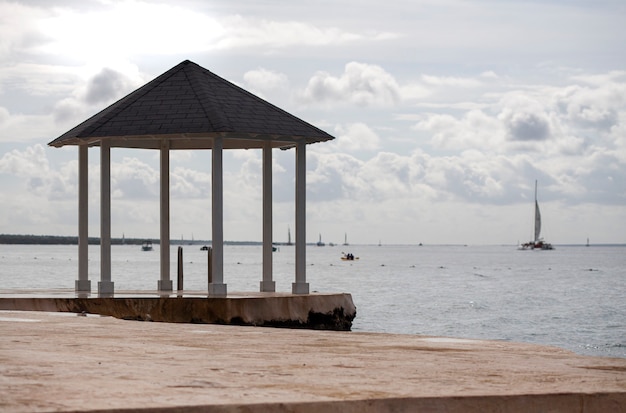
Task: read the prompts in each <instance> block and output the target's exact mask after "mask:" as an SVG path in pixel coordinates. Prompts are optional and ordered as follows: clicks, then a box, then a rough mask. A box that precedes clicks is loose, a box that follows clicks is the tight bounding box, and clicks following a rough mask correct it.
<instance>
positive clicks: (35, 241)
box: [0, 234, 626, 248]
mask: <svg viewBox="0 0 626 413" xmlns="http://www.w3.org/2000/svg"><path fill="white" fill-rule="evenodd" d="M148 240H149V241H152V243H153V244H154V245H159V244H160V240H159V239H158V238H125V237H124V238H111V245H141V244H143V243H144V241H148ZM0 244H13V245H78V237H77V236H65V235H31V234H27V235H24V234H0ZM89 245H100V237H89ZM170 245H211V240H185V239H172V240H170ZM224 245H263V242H261V241H224ZM272 245H275V246H289V244H287V243H286V242H274V243H272ZM291 245H292V246H293V244H291ZM306 245H316V243H315V242H307V244H306ZM350 245H351V246H366V245H370V246H375V244H350ZM492 245H500V246H503V247H509V246H515V244H492ZM384 246H385V247H394V246H398V247H410V246H415V247H419V246H420V245H418V244H386V245H384ZM424 246H429V247H444V248H445V247H480V246H487V245H483V244H476V245H468V244H428V245H426V244H424ZM555 246H557V247H584V246H585V244H555ZM328 247H330V248H333V247H345V248H347V247H346V246H345V245H340V244H333V245H330V244H329V245H328ZM590 247H626V244H619V243H606V244H591V245H590ZM321 248H322V247H321Z"/></svg>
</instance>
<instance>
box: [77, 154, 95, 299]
mask: <svg viewBox="0 0 626 413" xmlns="http://www.w3.org/2000/svg"><path fill="white" fill-rule="evenodd" d="M88 149H89V148H88V146H87V144H80V145H78V279H77V280H76V282H75V291H76V294H78V295H79V297H86V296H88V295H89V294H90V293H91V281H89V271H88V261H87V260H88V259H89V230H88V228H89V220H88V217H89V201H88V200H89V195H88V194H89V152H88Z"/></svg>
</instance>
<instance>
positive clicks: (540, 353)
mask: <svg viewBox="0 0 626 413" xmlns="http://www.w3.org/2000/svg"><path fill="white" fill-rule="evenodd" d="M0 411H2V412H52V411H64V412H69V411H125V412H140V411H141V412H182V411H184V412H191V413H194V412H221V413H230V412H248V413H260V412H307V413H308V412H331V413H333V412H348V413H349V412H359V413H360V412H366V413H367V412H422V411H424V412H532V411H545V412H624V411H626V359H610V358H593V357H585V356H579V355H576V354H573V353H571V352H568V351H565V350H560V349H556V348H551V347H544V346H537V345H530V344H518V343H509V342H500V341H482V340H464V339H451V338H436V337H420V336H414V335H392V334H374V333H354V332H337V331H313V330H304V329H297V330H293V329H276V328H256V327H240V326H225V325H215V324H173V323H155V322H139V321H126V320H120V319H116V318H112V317H102V316H91V315H89V316H84V317H82V316H77V315H76V314H71V313H51V312H20V311H0Z"/></svg>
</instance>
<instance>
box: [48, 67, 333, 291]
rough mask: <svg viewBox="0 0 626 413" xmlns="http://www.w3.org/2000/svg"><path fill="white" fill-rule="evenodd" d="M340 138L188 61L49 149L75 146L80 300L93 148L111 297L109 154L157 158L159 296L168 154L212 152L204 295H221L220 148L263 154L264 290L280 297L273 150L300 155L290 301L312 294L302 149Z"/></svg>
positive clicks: (165, 259) (165, 270)
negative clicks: (208, 276)
mask: <svg viewBox="0 0 626 413" xmlns="http://www.w3.org/2000/svg"><path fill="white" fill-rule="evenodd" d="M331 139H334V138H333V136H331V135H329V134H328V133H326V132H324V131H322V130H321V129H319V128H316V127H315V126H313V125H311V124H309V123H307V122H305V121H303V120H301V119H299V118H297V117H295V116H293V115H291V114H289V113H287V112H285V111H284V110H282V109H280V108H278V107H276V106H274V105H272V104H270V103H268V102H266V101H264V100H263V99H261V98H259V97H257V96H255V95H253V94H251V93H249V92H247V91H246V90H244V89H242V88H240V87H238V86H236V85H234V84H232V83H230V82H228V81H226V80H224V79H222V78H221V77H219V76H217V75H215V74H213V73H211V72H210V71H208V70H206V69H204V68H202V67H201V66H199V65H197V64H196V63H193V62H191V61H189V60H185V61H184V62H182V63H180V64H178V65H176V66H175V67H173V68H171V69H170V70H168V71H167V72H165V73H163V74H162V75H160V76H159V77H157V78H156V79H154V80H152V81H151V82H149V83H147V84H146V85H144V86H142V87H140V88H139V89H137V90H135V91H134V92H132V93H130V94H129V95H127V96H126V97H124V98H122V99H120V100H118V101H117V102H115V103H113V104H112V105H110V106H109V107H107V108H105V109H104V110H102V111H101V112H99V113H97V114H96V115H94V116H92V117H91V118H89V119H87V120H86V121H84V122H83V123H81V124H80V125H78V126H76V127H74V128H73V129H71V130H70V131H68V132H66V133H64V134H63V135H61V136H60V137H58V138H57V139H55V140H53V141H52V142H50V143H49V145H50V146H54V147H62V146H65V145H76V146H78V170H79V171H78V172H79V174H78V176H79V178H78V181H79V183H78V279H77V280H76V282H75V291H76V293H77V294H78V295H81V294H82V295H84V294H89V293H90V292H91V281H90V280H89V275H88V266H87V252H88V224H87V218H88V212H87V211H88V208H87V205H88V191H87V183H88V167H87V166H88V148H89V147H92V146H99V147H100V168H101V170H100V173H101V182H100V194H101V196H100V203H101V204H100V260H101V264H100V281H99V282H98V296H99V297H111V296H113V295H114V282H113V281H112V279H111V176H110V172H111V162H110V154H111V148H138V149H156V150H159V151H160V244H161V248H160V250H161V251H160V279H159V280H158V283H157V288H158V290H159V292H160V293H163V294H168V293H170V292H171V291H172V281H171V279H170V192H169V191H170V188H169V186H170V184H169V152H170V150H177V149H187V150H191V149H210V150H211V151H212V163H211V167H212V170H211V175H212V194H211V198H212V211H211V212H212V248H213V254H212V257H213V259H212V264H211V265H212V267H211V270H212V282H210V283H209V286H208V295H209V296H214V297H225V296H226V295H227V285H226V283H225V282H224V265H223V263H224V236H223V179H222V176H223V172H222V154H223V150H224V149H250V148H257V149H263V180H262V181H263V276H262V277H263V278H262V280H261V282H260V291H261V292H274V291H275V282H274V281H273V275H272V149H273V148H281V149H289V148H295V156H296V159H295V163H296V176H295V185H296V187H295V194H296V195H295V198H296V199H295V224H296V226H295V241H296V242H295V282H294V283H293V284H292V293H293V294H308V293H309V284H308V283H307V281H306V252H305V247H306V222H305V221H306V196H305V195H306V180H305V178H306V145H307V144H310V143H316V142H323V141H328V140H331Z"/></svg>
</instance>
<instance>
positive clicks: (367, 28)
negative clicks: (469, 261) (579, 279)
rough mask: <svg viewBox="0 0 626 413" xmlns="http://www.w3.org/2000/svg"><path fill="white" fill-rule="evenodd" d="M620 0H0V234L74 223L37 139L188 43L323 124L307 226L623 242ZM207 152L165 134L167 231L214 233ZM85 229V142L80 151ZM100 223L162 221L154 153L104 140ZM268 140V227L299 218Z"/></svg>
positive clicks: (625, 159) (312, 158)
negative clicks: (537, 220) (104, 212)
mask: <svg viewBox="0 0 626 413" xmlns="http://www.w3.org/2000/svg"><path fill="white" fill-rule="evenodd" d="M624 21H626V3H624V2H623V0H600V1H583V0H572V1H564V0H542V1H527V0H524V1H521V0H520V1H517V0H498V1H496V0H480V1H460V0H436V1H435V0H432V1H431V0H414V1H407V0H388V1H385V2H381V1H373V0H344V1H334V0H333V1H326V0H321V1H317V2H292V1H278V0H276V1H274V0H264V1H251V0H250V1H236V2H235V1H211V0H209V1H205V0H178V1H176V2H168V1H113V0H57V1H54V2H51V1H47V0H46V1H44V0H33V1H26V0H22V1H5V0H0V195H1V196H0V233H10V234H24V233H27V234H58V235H75V234H76V233H77V203H78V201H77V159H78V151H77V148H76V147H74V146H71V147H65V148H61V149H59V148H52V147H48V146H47V144H48V142H50V141H51V140H53V139H55V138H56V137H58V136H59V135H61V134H62V133H64V132H65V131H67V130H69V129H70V128H72V127H73V126H75V125H76V124H78V123H80V122H82V121H83V120H85V119H86V118H88V117H89V116H91V115H93V114H94V113H96V112H98V111H100V110H101V109H103V108H104V107H106V106H107V105H109V104H110V103H112V102H114V101H116V100H118V99H120V98H121V97H123V96H124V95H126V94H127V93H129V92H131V91H133V90H134V89H136V88H138V87H139V86H141V85H143V84H145V83H146V82H148V81H150V80H152V79H154V78H155V77H156V76H158V75H160V74H161V73H163V72H165V71H166V70H168V69H170V68H171V67H173V66H175V65H176V64H178V63H180V62H181V61H183V60H185V59H189V60H192V61H194V62H196V63H198V64H199V65H201V66H203V67H205V68H206V69H208V70H210V71H212V72H213V73H216V74H217V75H219V76H221V77H223V78H225V79H227V80H229V81H231V82H233V83H236V84H237V85H239V86H241V87H243V88H245V89H247V90H249V91H251V92H253V93H255V94H257V95H259V96H261V97H262V98H264V99H266V100H268V101H269V102H271V103H273V104H275V105H277V106H279V107H281V108H283V109H285V110H287V111H288V112H291V113H293V114H294V115H296V116H298V117H300V118H302V119H304V120H306V121H307V122H310V123H312V124H314V125H316V126H318V127H320V128H322V129H324V130H325V131H327V132H329V133H330V134H332V135H333V136H335V137H336V139H335V140H334V141H332V142H330V143H323V144H315V145H311V146H309V147H308V149H307V169H308V171H307V183H308V188H307V241H309V242H312V241H316V240H317V238H318V234H322V237H323V239H324V241H326V242H343V238H344V234H345V233H347V234H348V238H349V241H350V242H352V243H364V244H365V243H378V242H379V240H380V241H381V242H383V243H385V244H400V243H401V244H416V243H419V242H422V243H425V244H445V243H453V244H515V243H516V242H518V241H526V240H528V239H529V238H531V236H532V225H533V224H532V223H533V197H534V182H535V180H538V181H539V202H540V205H541V209H542V216H543V234H542V235H543V236H544V237H545V238H546V240H547V241H550V242H552V243H556V244H559V243H583V242H585V240H586V238H587V237H589V238H590V239H591V242H592V243H594V242H596V243H624V242H626V52H625V51H624V45H625V44H626V25H624V24H623V23H624ZM210 164H211V153H210V151H196V152H186V151H185V152H173V153H172V154H171V184H172V188H171V196H172V203H171V208H172V225H171V233H172V237H173V238H178V237H185V238H186V239H187V238H191V236H192V235H193V236H194V237H195V239H210V234H211V222H210V216H211V215H210V208H211V200H210V193H211V188H210V184H211V182H210V178H211V174H210V171H211V167H210ZM224 166H225V177H224V184H225V187H226V188H225V195H224V205H225V209H226V211H225V227H224V231H225V239H227V240H261V237H262V228H261V222H260V221H261V220H260V217H261V212H262V208H261V152H260V151H255V150H250V151H228V152H226V153H225V157H224ZM89 168H90V188H89V190H90V212H89V213H90V217H89V220H90V236H99V150H98V149H97V148H94V149H90V150H89ZM111 173H112V189H113V196H112V236H113V237H121V236H122V234H125V236H126V237H152V238H157V237H158V234H159V227H158V222H159V200H158V195H159V190H158V188H159V187H158V185H159V176H158V175H159V167H158V153H157V152H156V151H146V150H143V151H142V150H123V149H113V150H112V171H111ZM293 200H294V151H293V150H291V151H275V152H274V236H275V240H276V241H285V240H286V236H287V228H288V227H291V228H292V230H293V228H294V223H293V222H294V202H293Z"/></svg>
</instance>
